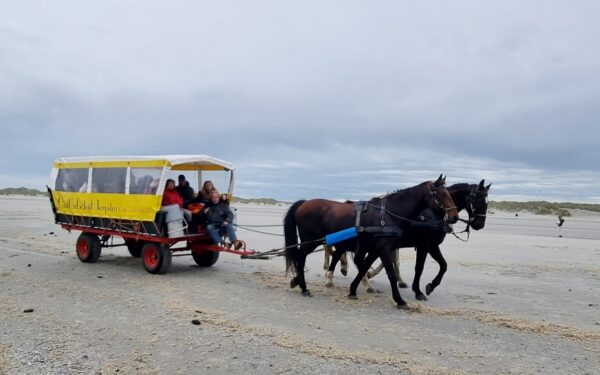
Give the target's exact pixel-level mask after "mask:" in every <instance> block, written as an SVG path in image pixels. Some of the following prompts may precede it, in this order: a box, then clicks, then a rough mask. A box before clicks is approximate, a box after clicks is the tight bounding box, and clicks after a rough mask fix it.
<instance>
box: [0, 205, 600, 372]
mask: <svg viewBox="0 0 600 375" xmlns="http://www.w3.org/2000/svg"><path fill="white" fill-rule="evenodd" d="M285 210H286V207H277V206H251V205H239V206H238V223H239V224H242V225H243V224H253V225H256V224H280V223H281V221H282V218H283V215H284V213H285ZM463 214H465V213H463ZM555 220H556V218H555V217H551V216H535V215H530V214H526V213H520V214H519V216H518V217H516V216H515V215H514V214H509V213H501V212H496V213H494V214H490V215H489V217H488V220H487V223H486V227H485V228H484V229H483V230H481V231H479V232H473V233H472V234H471V238H470V240H469V241H468V242H461V241H459V240H458V239H456V238H454V237H452V236H448V237H447V239H446V241H445V242H444V244H443V245H442V252H443V253H444V255H445V257H446V260H447V262H448V272H447V273H446V276H445V277H444V280H443V281H442V284H441V285H440V286H439V287H438V288H437V289H436V290H435V291H434V293H433V294H431V296H430V297H429V301H426V302H420V301H416V300H415V297H414V294H413V293H412V291H411V290H410V289H401V290H400V292H401V294H402V296H403V297H404V298H405V299H406V300H407V301H408V303H409V304H410V306H411V309H410V311H400V310H398V309H397V308H396V306H395V304H394V303H393V301H392V299H391V294H390V291H389V285H388V281H387V277H386V276H385V274H384V273H382V274H380V275H378V276H377V277H376V278H375V281H374V282H375V285H376V286H377V287H378V289H380V290H381V291H382V293H380V294H367V293H366V291H365V288H364V287H362V286H361V287H360V288H359V291H358V293H359V300H358V301H351V300H348V299H347V297H346V296H347V294H348V286H349V284H350V282H351V281H352V277H353V276H354V275H355V274H356V269H355V268H354V266H351V268H350V272H349V276H348V277H344V276H342V275H341V274H340V273H339V272H336V276H335V278H334V282H335V287H333V288H325V287H324V283H325V277H324V271H323V269H322V264H323V253H322V252H318V253H315V254H313V255H311V256H309V258H308V264H307V269H308V270H307V282H308V287H309V289H310V290H311V291H312V293H313V297H312V298H306V297H302V296H301V295H300V292H299V291H298V289H293V290H292V289H290V288H289V278H290V277H289V276H286V275H285V266H284V260H283V259H282V258H276V259H272V260H268V261H265V260H242V259H240V257H239V256H234V255H231V254H221V257H220V259H219V261H218V262H217V264H215V265H214V266H213V267H212V268H209V269H204V268H200V267H197V266H196V265H195V263H194V262H193V260H192V259H191V257H177V258H173V265H172V267H171V270H170V272H169V273H167V274H165V275H151V274H149V273H147V272H146V271H145V270H144V269H143V267H142V266H141V263H140V260H139V259H137V258H132V257H131V256H130V255H129V253H128V252H127V250H126V248H114V249H103V252H102V256H101V258H100V260H99V261H98V262H97V263H94V264H84V263H81V262H80V261H79V260H78V259H77V257H76V255H75V249H74V248H75V240H76V238H77V236H78V235H79V233H68V232H66V231H64V230H62V229H61V228H60V227H58V226H57V225H55V224H54V222H53V218H52V214H51V210H50V206H49V202H48V201H47V199H43V198H23V197H20V198H15V197H0V300H1V301H2V302H1V303H0V328H1V331H0V337H1V339H0V373H2V374H46V373H48V374H80V373H83V374H117V373H118V374H138V373H141V374H189V373H192V374H195V373H215V374H317V373H318V374H338V373H344V374H377V373H379V374H398V373H401V374H472V373H477V374H538V373H539V374H566V373H571V374H600V370H599V369H600V293H599V291H600V216H599V215H592V214H585V213H576V215H575V216H573V217H568V218H566V222H565V225H564V237H563V238H558V230H557V226H556V223H555ZM456 229H457V230H460V229H462V226H461V225H457V226H456ZM265 230H267V231H271V232H273V233H276V234H281V233H282V229H281V228H267V229H265ZM238 236H239V237H241V238H242V239H245V240H246V241H247V243H248V244H249V246H250V247H252V248H253V249H256V250H260V251H264V250H269V249H272V248H278V247H281V246H283V239H282V237H279V236H267V235H264V234H259V233H252V232H246V231H244V230H242V229H239V230H238ZM400 258H401V271H402V275H403V277H404V279H405V280H406V281H407V282H409V284H410V282H411V281H412V277H413V274H414V271H413V268H414V263H415V260H414V250H413V249H402V250H401V251H400ZM437 271H438V266H437V264H436V263H435V262H434V261H433V260H432V259H430V258H429V259H428V260H427V263H426V266H425V272H424V275H423V277H422V285H421V288H422V289H424V287H425V284H426V283H428V282H430V281H431V279H432V278H433V277H434V276H435V274H436V273H437ZM27 309H33V312H24V311H27ZM194 319H197V320H199V321H200V323H201V324H200V325H194V324H192V323H191V321H192V320H194Z"/></svg>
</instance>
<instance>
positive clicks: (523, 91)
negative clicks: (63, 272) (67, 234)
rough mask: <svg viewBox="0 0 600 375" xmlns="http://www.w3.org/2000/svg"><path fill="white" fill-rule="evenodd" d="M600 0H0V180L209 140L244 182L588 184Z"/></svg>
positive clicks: (498, 190)
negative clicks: (81, 159)
mask: <svg viewBox="0 0 600 375" xmlns="http://www.w3.org/2000/svg"><path fill="white" fill-rule="evenodd" d="M599 14H600V2H599V1H597V0H593V1H549V0H544V1H527V2H524V1H497V2H490V1H427V2H414V1H410V2H409V1H376V2H373V1H371V2H367V1H281V0H276V1H275V0H274V1H248V0H244V1H237V2H234V1H207V2H201V1H196V0H194V1H192V0H190V1H180V0H171V1H150V0H138V1H122V0H119V1H80V0H77V1H24V0H19V1H8V0H0V132H1V137H0V187H8V186H28V187H36V188H42V187H43V186H44V185H45V184H46V183H47V180H48V176H49V172H50V168H51V165H52V161H53V160H54V159H55V158H57V157H62V156H85V155H120V154H125V155H148V154H165V153H166V154H168V153H177V154H209V155H212V156H215V157H219V158H222V159H225V160H228V161H230V162H232V163H234V164H235V165H236V168H237V172H238V174H237V176H238V177H237V182H238V184H237V187H236V193H237V194H239V195H240V196H246V197H262V196H269V197H275V198H279V199H285V200H295V199H300V198H313V197H326V198H349V199H359V198H368V197H369V196H371V195H375V194H379V193H383V192H387V191H391V190H395V189H398V188H403V187H407V186H410V185H414V184H417V183H419V182H422V181H424V180H430V179H434V178H437V176H438V175H439V174H440V173H444V174H446V175H448V182H449V183H457V182H479V180H480V179H482V178H485V179H486V181H487V182H491V183H493V187H492V190H491V199H493V200H507V199H518V200H534V199H535V200H537V199H546V200H554V201H579V202H595V203H600V191H599V186H600V183H599V182H600V167H599V164H598V163H599V162H600V151H599V144H600V139H599V138H600V137H599V134H600V129H599V126H598V125H599V124H598V118H599V117H600V116H599V115H600V105H599V104H600V22H598V15H599Z"/></svg>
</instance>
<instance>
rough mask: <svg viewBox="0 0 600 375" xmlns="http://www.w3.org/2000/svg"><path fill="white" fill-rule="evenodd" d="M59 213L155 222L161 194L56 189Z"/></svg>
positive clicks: (55, 195) (53, 196) (55, 203)
mask: <svg viewBox="0 0 600 375" xmlns="http://www.w3.org/2000/svg"><path fill="white" fill-rule="evenodd" d="M52 198H53V199H54V205H55V206H56V210H57V211H58V212H59V213H62V214H66V215H77V216H91V217H102V218H111V219H125V220H140V221H154V217H155V215H156V212H157V211H158V210H160V204H161V202H162V196H157V195H138V194H131V195H126V194H105V193H90V194H88V193H70V192H63V191H53V192H52Z"/></svg>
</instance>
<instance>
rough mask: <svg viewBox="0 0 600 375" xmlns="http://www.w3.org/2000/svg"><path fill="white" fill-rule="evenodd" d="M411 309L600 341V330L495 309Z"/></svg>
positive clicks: (583, 341)
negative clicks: (511, 314) (527, 317)
mask: <svg viewBox="0 0 600 375" xmlns="http://www.w3.org/2000/svg"><path fill="white" fill-rule="evenodd" d="M411 311H413V312H416V313H421V314H425V315H429V316H456V317H459V316H466V317H469V318H473V319H477V320H478V321H480V322H481V323H486V324H495V325H497V326H499V327H504V328H510V329H513V330H516V331H520V332H526V333H535V334H540V335H558V336H562V337H564V338H567V339H570V340H575V341H578V342H582V343H595V344H597V343H598V342H600V332H594V331H587V330H583V329H580V328H576V327H569V326H564V325H560V324H555V323H537V322H531V321H529V320H526V319H522V318H516V317H511V316H506V315H502V314H499V313H496V312H493V311H486V310H481V309H472V308H458V309H440V308H436V307H430V306H425V305H415V306H411Z"/></svg>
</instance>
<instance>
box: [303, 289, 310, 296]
mask: <svg viewBox="0 0 600 375" xmlns="http://www.w3.org/2000/svg"><path fill="white" fill-rule="evenodd" d="M302 295H303V296H304V297H312V294H311V293H310V290H308V289H306V290H304V291H303V292H302Z"/></svg>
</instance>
